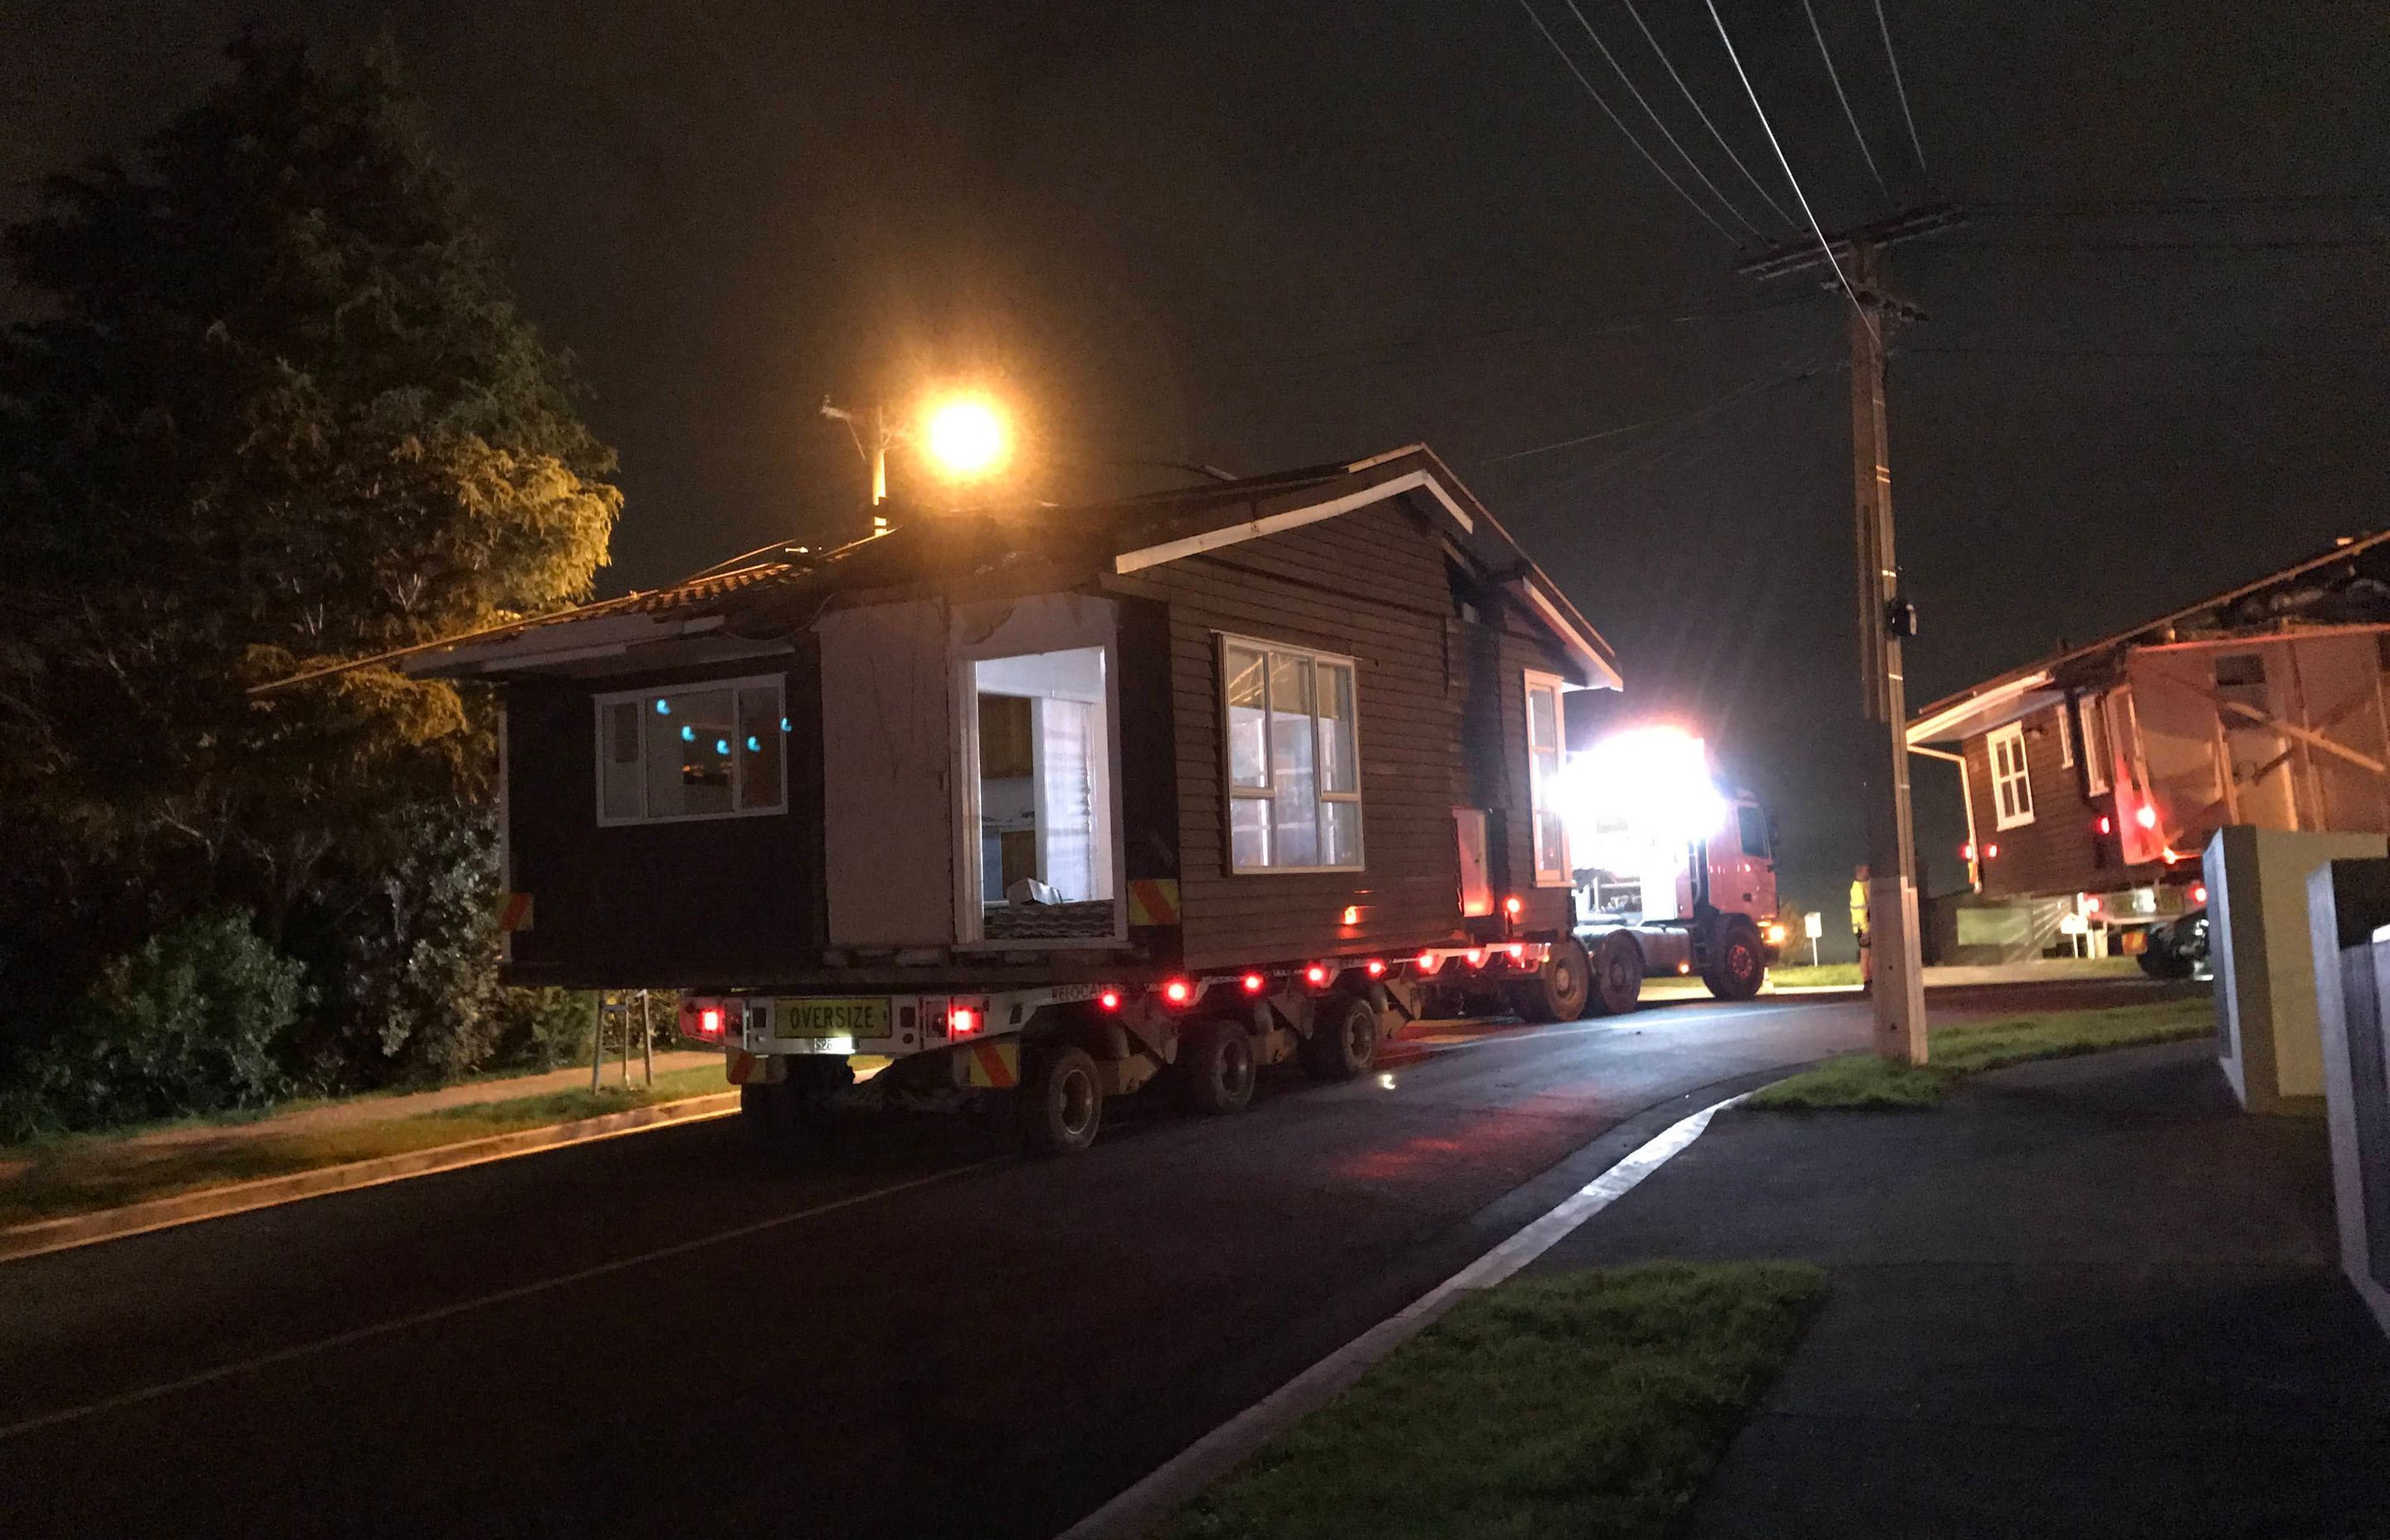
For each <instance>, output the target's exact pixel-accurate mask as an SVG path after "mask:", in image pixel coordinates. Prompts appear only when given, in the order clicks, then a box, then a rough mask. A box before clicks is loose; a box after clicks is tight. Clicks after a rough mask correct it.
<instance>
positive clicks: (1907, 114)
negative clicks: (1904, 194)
mask: <svg viewBox="0 0 2390 1540" xmlns="http://www.w3.org/2000/svg"><path fill="white" fill-rule="evenodd" d="M1875 25H1876V30H1877V31H1878V32H1882V33H1883V58H1884V62H1885V63H1887V64H1889V65H1891V66H1892V88H1893V90H1894V91H1895V92H1896V93H1898V94H1899V96H1900V118H1901V121H1902V122H1905V123H1907V124H1908V148H1910V149H1913V150H1915V151H1916V152H1917V170H1918V173H1919V174H1920V175H1922V174H1924V173H1925V147H1924V146H1923V145H1921V144H1919V143H1918V142H1917V115H1916V114H1915V113H1913V112H1911V111H1909V110H1908V86H1906V85H1903V84H1902V83H1900V55H1898V54H1897V53H1895V52H1894V51H1893V46H1892V23H1891V22H1889V21H1886V20H1885V19H1883V0H1875Z"/></svg>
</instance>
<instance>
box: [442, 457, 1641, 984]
mask: <svg viewBox="0 0 2390 1540" xmlns="http://www.w3.org/2000/svg"><path fill="white" fill-rule="evenodd" d="M405 667H407V668H408V669H409V670H410V671H412V672H414V673H417V674H430V675H437V676H444V677H450V678H456V679H478V680H486V681H490V682H492V683H494V684H495V685H497V686H498V687H500V688H501V690H502V692H503V701H504V712H505V714H504V724H505V726H504V749H503V758H504V784H505V817H504V827H505V863H506V880H507V885H508V891H509V892H510V893H511V894H512V895H513V896H512V897H511V898H510V900H509V904H508V911H509V914H510V915H511V916H512V917H513V922H514V926H515V928H514V929H513V930H511V931H510V933H509V936H508V972H509V975H510V976H511V977H512V978H513V979H514V980H516V981H518V982H522V983H536V984H567V985H573V986H578V987H584V988H591V987H632V986H648V985H652V986H676V987H681V988H686V989H709V988H747V987H756V988H771V989H782V990H804V989H808V988H819V987H822V986H835V987H839V988H889V989H902V988H924V989H926V988H934V987H940V986H945V985H951V986H954V987H964V986H967V985H968V986H973V987H985V985H986V983H987V982H988V981H989V980H990V979H991V978H992V977H996V978H1001V979H1021V980H1023V981H1027V980H1030V979H1033V978H1034V979H1037V980H1044V981H1080V982H1135V981H1138V980H1148V981H1150V980H1151V979H1153V978H1156V977H1159V976H1161V975H1163V974H1164V973H1168V972H1175V971H1179V970H1187V971H1201V970H1214V969H1234V968H1240V967H1247V966H1258V965H1261V964H1265V963H1283V962H1289V961H1298V960H1300V959H1304V958H1330V959H1333V958H1352V957H1356V956H1364V955H1387V954H1399V953H1401V952H1403V951H1405V950H1407V949H1412V948H1418V947H1421V946H1425V945H1431V944H1440V943H1452V942H1454V941H1456V940H1458V941H1463V942H1465V941H1467V940H1468V939H1470V938H1471V937H1478V938H1484V937H1488V936H1491V935H1494V934H1497V933H1506V934H1518V935H1530V936H1542V937H1550V938H1563V937H1565V936H1566V935H1567V934H1568V932H1569V930H1570V927H1571V923H1572V918H1573V917H1572V912H1571V904H1572V898H1571V875H1570V871H1569V864H1568V861H1567V858H1566V853H1565V849H1564V839H1565V836H1564V834H1563V832H1562V829H1561V813H1560V810H1559V808H1558V807H1557V806H1554V805H1551V804H1550V802H1549V791H1548V782H1549V781H1550V780H1551V778H1552V777H1554V776H1556V775H1557V768H1558V764H1559V760H1560V748H1561V744H1560V738H1559V732H1560V723H1561V693H1562V692H1564V691H1568V690H1574V689H1582V688H1587V687H1616V686H1617V685H1618V683H1619V676H1618V674H1617V671H1616V668H1615V665H1614V661H1613V655H1612V652H1611V649H1610V648H1609V647H1608V645H1607V644H1606V643H1604V642H1603V640H1602V638H1601V637H1600V635H1598V634H1597V633H1596V632H1595V630H1594V629H1593V627H1592V626H1591V625H1589V624H1588V623H1587V622H1586V621H1585V619H1584V618H1583V617H1582V616H1581V615H1579V614H1578V612H1577V610H1575V608H1574V606H1573V605H1572V604H1571V603H1570V602H1569V600H1568V599H1567V598H1566V597H1564V596H1563V595H1562V594H1561V591H1560V590H1559V588H1558V587H1557V586H1555V585H1554V584H1553V583H1552V582H1551V580H1550V579H1549V578H1548V577H1547V576H1546V575H1545V574H1544V573H1543V571H1541V570H1540V569H1538V568H1537V567H1536V564H1535V562H1534V561H1532V560H1530V559H1529V558H1527V557H1526V556H1525V554H1524V553H1523V552H1522V551H1521V550H1520V549H1519V547H1518V545H1516V543H1515V542H1513V541H1512V540H1511V538H1510V535H1509V534H1508V533H1506V532H1505V531H1504V530H1503V529H1502V527H1501V525H1500V524H1499V523H1498V522H1497V521H1496V520H1495V519H1494V517H1493V515H1492V514H1491V513H1489V512H1488V511H1487V510H1486V509H1485V507H1484V506H1483V505H1482V504H1481V503H1479V502H1478V500H1477V499H1476V498H1475V497H1473V496H1472V495H1471V494H1470V492H1469V491H1468V489H1467V488H1466V487H1464V486H1463V485H1462V484H1461V483H1460V481H1459V480H1458V478H1457V477H1455V476H1454V475H1453V473H1452V472H1451V470H1450V469H1449V468H1447V467H1446V466H1445V465H1444V464H1443V462H1442V461H1440V460H1439V459H1437V458H1436V456H1434V455H1433V453H1432V452H1430V451H1429V450H1428V449H1426V448H1425V447H1424V446H1420V445H1413V446H1410V447H1408V448H1404V449H1398V450H1395V451H1394V452H1392V453H1390V454H1385V455H1380V456H1374V457H1372V458H1369V459H1365V460H1358V461H1355V462H1352V463H1350V464H1343V465H1330V466H1323V467H1315V468H1307V469H1303V470H1296V471H1290V472H1286V473H1283V474H1279V475H1273V476H1264V477H1256V478H1253V479H1249V480H1240V481H1222V482H1217V483H1214V484H1206V485H1199V486H1195V487H1192V488H1189V489H1185V490H1180V491H1172V492H1166V493H1162V494H1153V495H1149V496H1142V497H1134V498H1128V499H1124V500H1121V501H1118V502H1111V503H1105V504H1101V505H1098V506H1091V507H1050V506H1046V505H1020V506H1011V507H990V508H983V509H978V510H974V511H970V512H964V513H955V514H933V515H916V516H913V517H910V518H908V519H906V520H903V522H902V523H901V525H900V527H898V528H897V529H895V530H893V532H892V533H887V534H885V535H881V536H877V537H875V538H873V539H870V540H867V541H864V542H861V543H858V544H856V545H849V546H845V547H842V548H840V549H837V550H833V551H825V552H809V551H799V550H783V551H777V552H774V553H771V554H769V555H767V556H765V557H760V558H753V559H750V560H746V561H744V562H742V563H740V564H737V565H733V566H731V567H729V568H727V569H726V570H723V571H714V572H712V573H708V574H703V575H700V576H698V577H696V578H693V579H691V580H689V581H687V582H685V583H682V584H676V585H675V586H672V587H669V588H665V589H661V590H657V591H653V592H647V593H639V594H634V595H630V596H627V597H623V598H619V599H612V600H608V601H605V602H602V603H597V604H592V605H588V606H586V607H584V608H582V609H579V610H573V611H571V612H569V613H566V614H562V615H556V616H549V617H545V618H542V619H540V620H537V621H533V622H524V623H522V624H520V625H515V626H511V627H507V628H502V629H500V630H497V631H495V632H491V633H485V634H482V635H476V636H472V637H468V638H463V639H460V640H458V641H456V642H454V643H452V644H448V645H445V646H443V647H440V648H431V649H427V650H424V651H421V652H418V653H417V654H415V655H413V656H411V657H410V658H408V659H407V660H405ZM1514 896H1515V897H1516V898H1517V899H1518V900H1519V904H1518V906H1517V912H1516V913H1515V915H1506V914H1505V913H1504V901H1505V900H1507V899H1509V898H1510V897H1514ZM1506 928H1507V929H1506Z"/></svg>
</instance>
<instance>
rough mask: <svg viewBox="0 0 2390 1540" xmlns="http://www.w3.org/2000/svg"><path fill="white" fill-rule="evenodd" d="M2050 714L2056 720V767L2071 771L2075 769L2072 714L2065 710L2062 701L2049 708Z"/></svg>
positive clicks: (2064, 704)
mask: <svg viewBox="0 0 2390 1540" xmlns="http://www.w3.org/2000/svg"><path fill="white" fill-rule="evenodd" d="M2050 714H2051V715H2053V716H2055V717H2057V718H2058V767H2059V768H2060V769H2061V770H2072V769H2074V768H2075V717H2074V714H2073V713H2072V712H2069V711H2068V710H2067V709H2066V702H2065V701H2063V700H2062V701H2060V702H2059V703H2058V704H2057V705H2055V706H2053V707H2051V708H2050Z"/></svg>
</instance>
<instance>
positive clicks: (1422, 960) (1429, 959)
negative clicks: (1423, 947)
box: [1419, 952, 1444, 973]
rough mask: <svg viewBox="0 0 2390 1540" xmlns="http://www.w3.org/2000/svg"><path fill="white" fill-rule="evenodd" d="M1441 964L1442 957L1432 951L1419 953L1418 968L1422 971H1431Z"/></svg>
mask: <svg viewBox="0 0 2390 1540" xmlns="http://www.w3.org/2000/svg"><path fill="white" fill-rule="evenodd" d="M1443 966H1444V959H1443V958H1442V957H1440V956H1436V955H1435V954H1434V953H1433V952H1422V953H1420V955H1419V970H1420V972H1422V973H1433V972H1434V971H1435V970H1436V969H1439V968H1442V967H1443Z"/></svg>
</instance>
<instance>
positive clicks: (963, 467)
mask: <svg viewBox="0 0 2390 1540" xmlns="http://www.w3.org/2000/svg"><path fill="white" fill-rule="evenodd" d="M920 443H921V446H922V448H924V449H925V450H927V451H928V452H929V458H930V463H931V464H932V466H934V467H935V468H937V471H938V473H939V474H940V475H942V476H948V477H952V478H954V479H956V480H957V481H961V480H967V479H969V478H970V477H973V476H984V475H986V474H988V473H989V472H990V471H993V470H995V469H996V468H998V467H999V466H1001V465H1002V464H1003V463H1004V459H1005V456H1006V455H1007V454H1008V453H1009V451H1010V449H1011V443H1010V435H1009V434H1008V433H1007V432H1006V431H1005V426H1004V418H1003V417H1002V416H1001V415H999V414H998V413H997V411H996V408H995V407H994V406H992V405H990V404H988V403H987V402H986V401H984V400H983V399H981V398H980V397H977V396H957V397H954V398H952V399H949V400H946V401H942V402H939V403H937V404H935V405H933V406H932V407H931V408H930V410H929V412H928V414H927V415H926V416H925V417H923V419H922V424H921V437H920Z"/></svg>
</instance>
